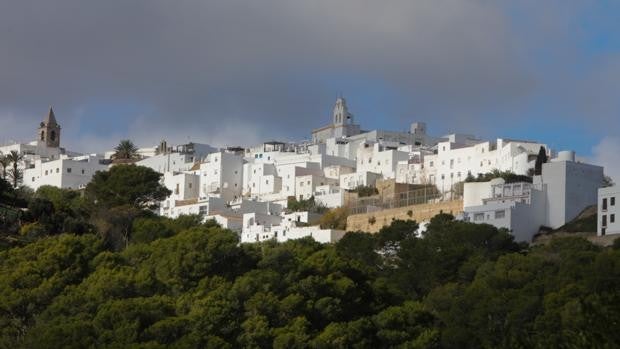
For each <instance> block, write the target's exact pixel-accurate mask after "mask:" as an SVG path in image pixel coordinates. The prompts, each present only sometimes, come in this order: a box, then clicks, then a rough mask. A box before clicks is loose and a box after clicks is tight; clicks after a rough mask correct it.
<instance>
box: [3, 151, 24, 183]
mask: <svg viewBox="0 0 620 349" xmlns="http://www.w3.org/2000/svg"><path fill="white" fill-rule="evenodd" d="M6 157H7V159H8V161H9V163H12V164H13V168H12V169H11V172H9V175H10V177H11V180H12V181H13V187H14V188H17V187H18V186H19V182H20V181H21V179H22V171H21V170H20V169H19V168H18V167H19V163H20V162H21V161H22V160H23V159H24V156H23V155H22V154H20V153H19V152H17V151H15V150H11V152H10V153H8V154H7V155H6Z"/></svg>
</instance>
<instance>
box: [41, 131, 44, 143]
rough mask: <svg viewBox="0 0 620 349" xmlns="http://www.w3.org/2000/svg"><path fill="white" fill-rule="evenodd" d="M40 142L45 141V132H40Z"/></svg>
mask: <svg viewBox="0 0 620 349" xmlns="http://www.w3.org/2000/svg"><path fill="white" fill-rule="evenodd" d="M41 140H42V141H44V140H45V131H41Z"/></svg>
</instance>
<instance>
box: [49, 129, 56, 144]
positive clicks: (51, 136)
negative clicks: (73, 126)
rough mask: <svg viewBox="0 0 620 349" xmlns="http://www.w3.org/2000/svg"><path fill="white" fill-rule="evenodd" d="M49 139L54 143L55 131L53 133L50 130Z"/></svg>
mask: <svg viewBox="0 0 620 349" xmlns="http://www.w3.org/2000/svg"><path fill="white" fill-rule="evenodd" d="M50 139H51V140H52V141H55V140H56V131H53V130H52V133H50Z"/></svg>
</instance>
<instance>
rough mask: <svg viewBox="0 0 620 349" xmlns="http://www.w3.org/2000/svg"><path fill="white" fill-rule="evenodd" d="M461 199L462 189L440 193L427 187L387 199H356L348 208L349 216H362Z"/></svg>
mask: <svg viewBox="0 0 620 349" xmlns="http://www.w3.org/2000/svg"><path fill="white" fill-rule="evenodd" d="M459 189H460V190H459ZM462 198H463V190H462V188H452V190H450V191H446V192H441V191H439V190H437V189H436V188H432V187H428V188H423V189H416V190H411V191H407V192H402V193H397V194H396V195H395V196H389V197H380V196H371V197H362V198H358V199H357V200H355V201H352V202H350V203H349V207H350V212H351V214H363V213H370V212H377V211H382V210H388V209H392V208H399V207H405V206H412V205H422V204H428V203H438V202H444V201H452V200H458V199H462Z"/></svg>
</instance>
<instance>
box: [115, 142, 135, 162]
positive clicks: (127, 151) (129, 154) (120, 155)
mask: <svg viewBox="0 0 620 349" xmlns="http://www.w3.org/2000/svg"><path fill="white" fill-rule="evenodd" d="M114 151H115V153H114V155H112V158H113V159H114V160H135V159H137V158H138V148H136V146H135V145H134V144H133V142H132V141H130V140H129V139H124V140H122V141H121V142H120V143H119V144H118V145H117V146H116V148H114Z"/></svg>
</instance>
